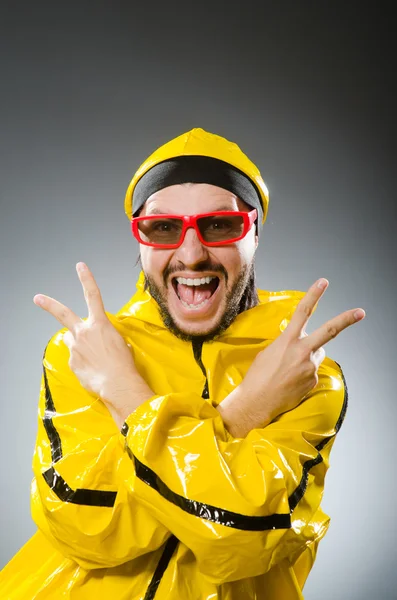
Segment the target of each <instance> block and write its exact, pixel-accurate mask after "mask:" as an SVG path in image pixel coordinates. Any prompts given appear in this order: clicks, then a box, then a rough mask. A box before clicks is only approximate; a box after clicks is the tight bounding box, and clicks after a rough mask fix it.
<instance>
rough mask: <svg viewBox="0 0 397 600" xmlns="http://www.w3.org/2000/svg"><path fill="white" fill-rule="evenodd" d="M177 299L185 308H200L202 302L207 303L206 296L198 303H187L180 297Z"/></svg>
mask: <svg viewBox="0 0 397 600" xmlns="http://www.w3.org/2000/svg"><path fill="white" fill-rule="evenodd" d="M179 300H180V301H181V302H182V304H183V306H185V307H186V308H194V309H198V308H201V307H202V306H204V304H207V302H208V300H209V298H207V300H203V302H200V304H188V303H187V302H185V301H184V300H182V299H181V298H179Z"/></svg>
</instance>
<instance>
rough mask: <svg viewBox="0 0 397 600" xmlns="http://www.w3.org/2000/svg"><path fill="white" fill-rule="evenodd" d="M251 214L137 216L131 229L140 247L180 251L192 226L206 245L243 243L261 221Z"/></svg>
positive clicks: (253, 211)
mask: <svg viewBox="0 0 397 600" xmlns="http://www.w3.org/2000/svg"><path fill="white" fill-rule="evenodd" d="M257 216H258V215H257V211H256V208H254V209H253V210H251V211H250V212H243V211H219V212H209V213H202V214H198V215H150V216H148V217H133V219H132V221H131V229H132V233H133V235H134V237H135V238H136V239H137V240H138V242H139V243H140V244H144V245H145V246H153V247H155V248H178V246H180V245H181V244H182V242H183V240H184V239H185V234H186V231H187V229H189V227H193V228H194V229H195V230H196V233H197V236H198V238H199V240H200V242H201V243H202V244H204V245H205V246H223V245H225V244H232V243H233V242H237V241H238V240H241V239H242V238H243V237H244V236H245V235H247V233H248V231H249V230H250V229H251V226H252V224H253V223H255V221H256V219H257Z"/></svg>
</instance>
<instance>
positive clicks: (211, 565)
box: [120, 358, 347, 583]
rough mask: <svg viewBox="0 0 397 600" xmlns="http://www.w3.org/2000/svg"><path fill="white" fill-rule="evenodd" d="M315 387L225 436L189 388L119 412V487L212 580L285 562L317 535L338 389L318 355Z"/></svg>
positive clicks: (339, 405)
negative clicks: (125, 472) (124, 414)
mask: <svg viewBox="0 0 397 600" xmlns="http://www.w3.org/2000/svg"><path fill="white" fill-rule="evenodd" d="M318 375H319V381H318V385H317V386H316V387H315V388H314V389H313V390H312V391H311V393H310V394H308V396H307V398H306V399H305V400H304V401H303V402H301V404H300V405H299V406H298V407H296V408H295V409H294V410H291V411H289V412H286V413H284V414H283V415H281V416H279V417H278V418H277V419H275V420H274V421H273V422H272V423H271V424H269V425H268V426H267V427H265V428H262V429H254V430H252V431H251V432H250V433H249V434H248V435H247V436H246V437H245V438H233V437H231V435H230V434H229V433H228V432H227V430H226V429H225V427H224V425H223V422H222V419H221V417H220V415H219V413H218V411H217V410H216V408H214V407H213V406H211V405H210V404H209V403H208V402H206V401H205V400H203V399H202V398H201V397H200V396H198V395H196V394H193V393H189V392H186V393H170V394H167V395H163V396H160V395H157V396H155V397H153V398H151V399H150V400H148V401H147V402H145V403H144V404H142V405H141V406H140V407H139V408H138V409H137V410H135V411H134V412H133V413H132V414H131V415H129V416H128V418H127V419H126V421H125V423H124V425H123V428H122V433H121V435H120V441H121V443H122V444H123V445H124V447H125V450H126V452H127V454H128V455H129V457H130V459H131V461H132V463H133V465H134V469H135V470H134V473H135V474H134V476H133V477H131V479H130V480H129V486H130V488H131V489H133V490H134V492H135V493H136V494H137V495H138V496H139V498H140V499H141V501H142V502H143V503H144V504H145V505H146V506H147V507H148V510H149V509H150V511H151V513H152V515H153V517H154V518H157V519H158V520H159V521H161V522H162V523H163V524H164V525H165V527H167V528H168V529H169V530H170V531H171V532H172V533H173V534H174V535H175V536H176V537H177V538H178V539H179V540H180V541H181V542H183V543H184V544H185V545H186V546H188V547H189V548H190V549H191V551H192V552H193V554H194V555H195V558H196V560H197V561H198V568H199V569H200V570H201V572H202V573H203V574H204V575H206V576H207V577H208V578H210V579H211V580H212V581H213V582H215V583H222V582H226V581H233V580H237V579H240V578H245V577H250V576H256V575H259V574H262V573H265V572H267V571H268V570H269V569H270V568H271V567H272V566H274V565H275V564H277V563H280V562H281V561H283V560H287V561H288V562H289V563H290V564H291V565H292V564H293V563H294V562H295V561H296V560H297V559H298V558H299V556H300V555H301V554H302V553H303V552H304V550H305V548H306V547H308V546H309V545H312V546H313V544H314V545H315V544H316V542H318V540H319V539H320V538H321V537H322V536H323V535H324V534H325V532H326V529H327V527H328V522H329V518H328V517H327V516H326V515H324V513H322V511H321V508H320V501H321V498H322V494H323V487H324V478H325V474H326V471H327V469H328V464H329V463H328V460H329V453H330V449H331V447H332V444H333V442H334V439H335V435H336V433H337V431H338V430H339V428H340V425H341V423H342V421H343V418H344V414H345V411H346V406H347V389H346V385H345V380H344V377H343V374H342V372H341V370H340V368H339V365H337V363H335V362H334V361H331V360H330V359H328V358H326V359H325V360H324V362H323V363H322V364H321V365H320V368H319V371H318Z"/></svg>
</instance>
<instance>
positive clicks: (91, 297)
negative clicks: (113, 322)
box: [76, 262, 107, 321]
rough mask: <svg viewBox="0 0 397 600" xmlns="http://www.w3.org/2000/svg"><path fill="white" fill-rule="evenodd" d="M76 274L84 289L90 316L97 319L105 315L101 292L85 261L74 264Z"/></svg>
mask: <svg viewBox="0 0 397 600" xmlns="http://www.w3.org/2000/svg"><path fill="white" fill-rule="evenodd" d="M76 270H77V274H78V276H79V279H80V282H81V285H82V286H83V290H84V297H85V301H86V303H87V307H88V313H89V317H90V318H94V319H95V320H96V321H99V320H101V319H103V318H104V317H105V318H107V317H106V314H105V307H104V306H103V302H102V296H101V292H100V291H99V287H98V286H97V283H96V281H95V279H94V276H93V274H92V273H91V271H90V270H89V268H88V267H87V265H86V264H85V263H82V262H79V263H77V265H76Z"/></svg>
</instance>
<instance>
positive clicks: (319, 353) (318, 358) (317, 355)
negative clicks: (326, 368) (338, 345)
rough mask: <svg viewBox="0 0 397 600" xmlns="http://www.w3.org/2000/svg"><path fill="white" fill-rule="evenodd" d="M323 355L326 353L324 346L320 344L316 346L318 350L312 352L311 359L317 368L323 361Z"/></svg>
mask: <svg viewBox="0 0 397 600" xmlns="http://www.w3.org/2000/svg"><path fill="white" fill-rule="evenodd" d="M325 356H326V353H325V350H324V348H323V347H322V346H320V348H318V350H316V351H315V352H313V354H312V357H311V360H312V361H313V362H314V364H315V365H316V368H317V369H318V368H319V366H320V365H321V363H322V362H323V360H324V358H325Z"/></svg>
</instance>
